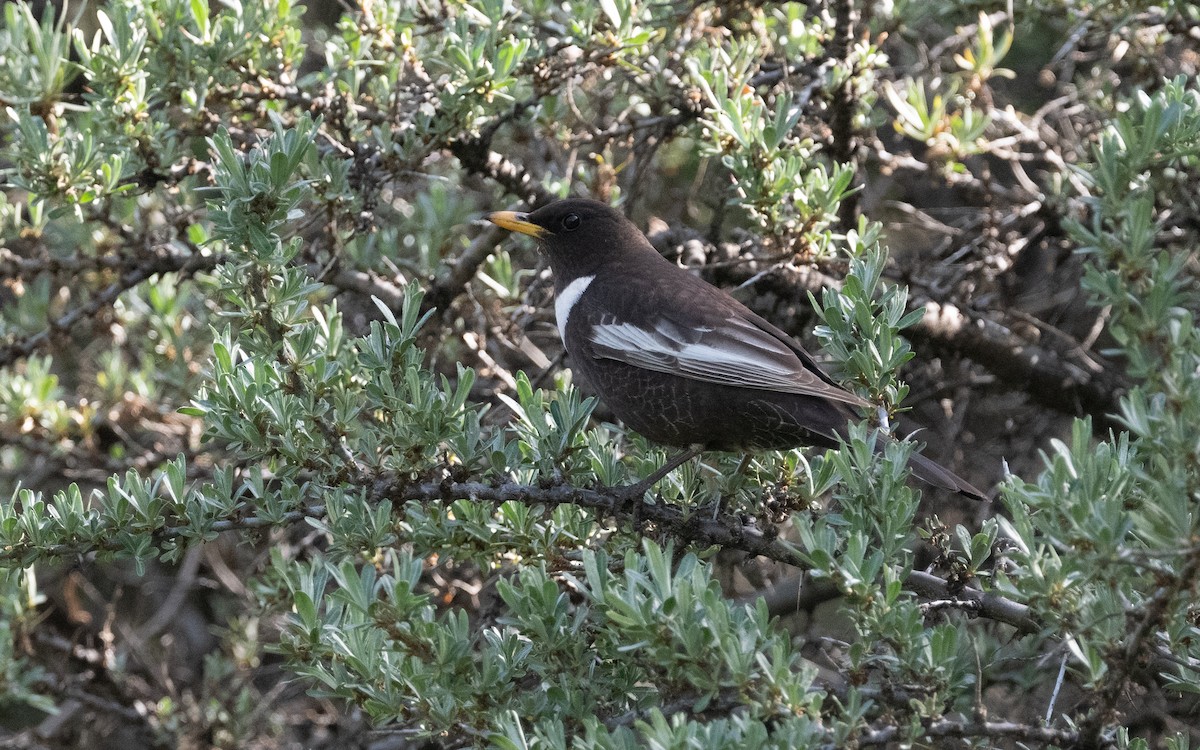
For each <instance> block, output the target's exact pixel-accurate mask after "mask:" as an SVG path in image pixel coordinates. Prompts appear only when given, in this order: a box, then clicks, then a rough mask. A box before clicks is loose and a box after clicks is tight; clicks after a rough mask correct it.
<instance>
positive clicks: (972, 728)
mask: <svg viewBox="0 0 1200 750" xmlns="http://www.w3.org/2000/svg"><path fill="white" fill-rule="evenodd" d="M899 733H900V729H899V727H884V728H882V729H873V730H871V731H869V732H867V733H866V734H864V735H862V736H861V737H859V738H858V744H859V745H860V746H861V745H887V744H890V743H891V742H893V741H895V740H896V739H897V735H899ZM922 736H924V737H962V738H981V737H991V738H1000V737H1004V738H1007V739H1013V740H1022V741H1025V742H1046V743H1051V744H1055V745H1060V746H1066V745H1071V744H1074V743H1075V742H1076V740H1077V739H1078V737H1079V735H1078V733H1076V732H1071V731H1068V730H1065V729H1053V728H1051V727H1039V726H1034V725H1032V724H1017V723H1015V722H1011V721H950V720H948V719H944V720H942V721H935V722H933V723H931V724H930V725H929V726H927V727H925V732H924V734H923V735H922Z"/></svg>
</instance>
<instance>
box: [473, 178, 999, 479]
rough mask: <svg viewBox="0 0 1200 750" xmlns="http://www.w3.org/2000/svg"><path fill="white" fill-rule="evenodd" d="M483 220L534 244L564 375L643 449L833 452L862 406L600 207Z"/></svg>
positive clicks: (780, 335) (922, 471) (776, 333)
mask: <svg viewBox="0 0 1200 750" xmlns="http://www.w3.org/2000/svg"><path fill="white" fill-rule="evenodd" d="M488 219H489V220H490V221H492V222H493V223H495V224H497V225H499V226H501V227H504V228H505V229H510V230H512V231H514V232H520V233H522V234H527V235H531V236H533V237H535V238H537V240H538V242H539V244H540V245H541V246H542V247H543V249H544V250H545V251H546V254H547V256H548V257H549V260H550V268H551V271H552V272H553V274H554V291H555V313H556V317H557V320H558V327H559V333H560V334H561V335H562V338H563V344H564V345H565V346H566V349H567V352H568V353H569V354H570V355H571V366H572V369H573V370H574V371H575V372H576V373H577V375H578V376H579V377H580V379H582V380H583V381H584V382H585V383H586V384H587V385H589V386H590V387H591V388H592V389H594V390H595V391H596V393H598V394H599V396H600V398H601V399H602V400H603V401H604V403H605V404H606V405H607V406H608V407H609V408H610V409H612V411H613V413H614V414H616V415H617V416H618V417H619V418H620V419H621V420H622V421H623V422H624V423H625V424H626V425H627V426H628V427H630V428H631V429H633V430H636V431H637V432H640V433H641V434H643V435H645V436H646V437H648V438H650V439H651V440H654V441H656V442H660V443H664V444H666V445H674V446H702V447H703V448H704V449H706V450H776V449H786V448H792V447H795V446H797V445H813V446H818V447H827V448H832V447H836V446H837V444H838V439H839V437H840V436H844V435H845V434H846V430H847V426H848V424H849V423H850V421H852V420H857V419H858V414H857V413H856V409H858V408H866V407H869V406H870V404H869V403H868V402H866V401H865V400H863V399H861V398H859V397H858V396H856V395H854V394H853V393H850V392H849V391H847V390H845V389H843V388H841V387H840V386H838V385H837V384H836V383H835V382H834V381H833V380H832V379H830V378H829V376H828V375H826V374H825V373H824V372H822V371H821V368H820V367H819V366H818V365H817V363H816V361H815V360H813V358H812V357H811V356H810V355H809V354H808V353H807V352H806V351H804V349H802V348H801V347H800V345H799V344H798V343H796V341H795V340H793V339H792V338H791V337H790V336H788V335H787V334H786V333H784V332H783V331H781V330H779V329H778V328H776V327H775V326H773V325H771V324H770V323H769V322H767V321H766V320H764V319H763V318H762V317H760V316H758V315H756V314H755V313H754V312H752V311H751V310H750V309H749V308H747V307H746V306H745V305H743V304H742V303H740V302H738V301H737V300H736V299H734V298H733V297H731V296H729V295H728V294H727V293H725V292H724V291H722V290H720V289H717V288H716V287H714V286H712V285H710V284H708V283H706V282H705V281H703V280H702V279H700V278H699V277H697V276H695V275H693V274H692V273H690V272H688V271H687V270H685V269H682V268H680V267H679V266H676V265H675V264H673V263H671V262H670V261H668V260H666V259H665V258H663V257H662V256H661V255H659V254H658V253H657V252H656V251H655V250H654V248H653V247H652V246H651V245H650V242H649V241H648V240H647V239H646V237H645V236H644V235H643V234H642V233H641V232H640V231H638V229H637V227H635V226H634V225H633V224H632V223H630V222H629V221H628V220H627V219H625V217H624V216H622V215H621V214H620V213H618V212H617V211H615V210H613V209H612V208H610V207H608V206H606V205H604V204H602V203H597V202H595V201H589V200H564V201H558V202H555V203H551V204H549V205H547V206H545V207H543V208H540V209H538V210H537V211H534V212H532V213H529V214H523V213H514V212H511V211H501V212H497V213H493V214H491V215H490V216H488ZM676 465H677V464H676ZM909 466H910V468H911V469H912V471H913V473H914V474H915V475H916V476H917V477H919V478H920V479H923V480H924V481H926V482H928V483H930V484H932V485H935V486H938V487H942V488H945V489H949V490H952V491H955V492H959V493H961V494H963V495H966V496H968V497H973V498H982V497H983V494H982V493H981V492H980V491H979V490H977V489H976V488H974V487H972V486H971V485H970V484H969V483H967V482H966V481H964V480H963V479H961V478H959V477H958V476H957V475H955V474H954V473H953V472H951V471H950V470H949V469H946V468H945V467H943V466H940V465H939V464H937V463H935V462H933V461H930V460H929V459H927V458H924V457H923V456H920V455H918V454H913V456H912V457H911V458H910V459H909Z"/></svg>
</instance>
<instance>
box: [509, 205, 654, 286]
mask: <svg viewBox="0 0 1200 750" xmlns="http://www.w3.org/2000/svg"><path fill="white" fill-rule="evenodd" d="M487 218H488V221H490V222H492V223H493V224H495V225H497V226H499V227H503V228H504V229H508V230H510V231H513V232H520V233H521V234H527V235H529V236H530V237H533V238H535V239H537V241H538V244H539V245H541V246H542V248H543V249H544V250H545V251H546V253H547V255H548V256H549V258H550V267H551V269H552V270H553V271H554V274H555V275H556V276H559V277H562V276H567V277H571V278H574V277H578V276H584V275H588V274H591V273H595V272H596V269H598V268H600V267H601V266H603V265H605V264H606V263H612V262H621V261H623V260H627V259H628V258H629V257H630V254H632V253H645V252H646V251H649V252H650V253H652V254H654V255H656V256H657V255H658V253H656V252H655V251H654V248H653V247H651V245H650V242H649V241H648V240H647V239H646V237H645V235H643V234H642V233H641V232H640V231H638V228H637V227H635V226H634V225H633V224H632V223H631V222H630V221H629V220H628V219H626V218H625V217H624V216H622V215H621V213H620V212H619V211H617V210H616V209H614V208H611V207H609V206H607V205H605V204H603V203H599V202H597V201H591V200H584V199H570V200H562V201H555V202H554V203H550V204H547V205H545V206H542V207H541V208H539V209H538V210H536V211H533V212H530V213H518V212H516V211H497V212H496V213H493V214H489V215H488V217H487Z"/></svg>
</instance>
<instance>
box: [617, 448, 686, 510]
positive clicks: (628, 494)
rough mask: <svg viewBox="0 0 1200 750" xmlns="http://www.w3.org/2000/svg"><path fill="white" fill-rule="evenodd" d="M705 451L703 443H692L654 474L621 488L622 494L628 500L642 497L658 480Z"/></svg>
mask: <svg viewBox="0 0 1200 750" xmlns="http://www.w3.org/2000/svg"><path fill="white" fill-rule="evenodd" d="M703 452H704V445H703V444H701V443H696V444H695V445H692V446H691V447H689V448H688V449H687V450H685V451H683V452H682V453H677V454H675V455H674V456H672V457H671V458H669V459H668V460H667V462H666V463H665V464H663V465H662V466H660V467H659V468H658V469H657V470H656V471H655V472H654V473H653V474H651V475H650V476H648V477H646V478H645V479H643V480H642V481H640V482H638V483H637V484H631V485H629V486H628V487H622V488H621V490H620V491H621V495H622V496H623V497H624V499H625V500H627V501H628V500H633V499H635V498H640V497H641V496H642V495H644V494H646V490H648V489H650V488H651V487H653V486H654V485H655V484H657V483H658V480H660V479H662V478H663V477H665V476H666V475H668V474H670V473H671V472H672V471H675V470H676V469H678V468H679V467H680V466H682V465H684V464H685V463H687V462H688V461H691V460H692V459H693V458H695V457H696V456H699V455H700V454H701V453H703Z"/></svg>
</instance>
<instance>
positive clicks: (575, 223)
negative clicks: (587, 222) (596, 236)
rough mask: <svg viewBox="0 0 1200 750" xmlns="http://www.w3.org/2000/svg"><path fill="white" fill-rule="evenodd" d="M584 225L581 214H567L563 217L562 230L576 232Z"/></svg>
mask: <svg viewBox="0 0 1200 750" xmlns="http://www.w3.org/2000/svg"><path fill="white" fill-rule="evenodd" d="M582 223H583V219H581V218H579V214H567V215H566V216H564V217H562V228H563V229H565V230H567V231H568V232H574V231H575V230H576V229H578V228H579V225H580V224H582Z"/></svg>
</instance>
